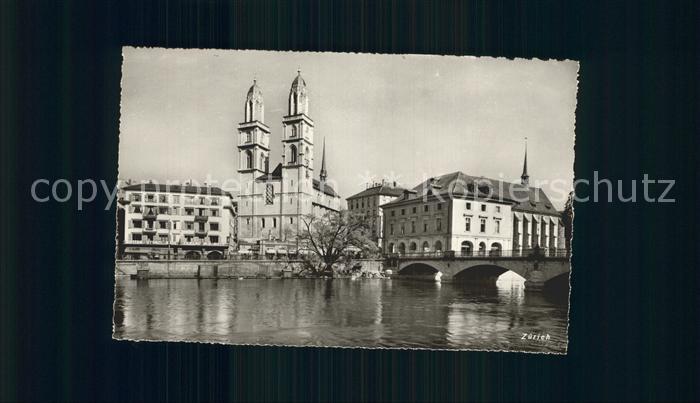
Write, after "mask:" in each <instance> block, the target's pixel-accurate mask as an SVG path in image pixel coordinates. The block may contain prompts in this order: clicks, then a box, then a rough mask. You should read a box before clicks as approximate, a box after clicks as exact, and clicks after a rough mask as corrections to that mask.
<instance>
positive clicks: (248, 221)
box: [245, 218, 250, 227]
mask: <svg viewBox="0 0 700 403" xmlns="http://www.w3.org/2000/svg"><path fill="white" fill-rule="evenodd" d="M245 225H247V226H249V227H250V218H246V219H245Z"/></svg>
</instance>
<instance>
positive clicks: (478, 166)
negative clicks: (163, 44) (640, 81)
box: [119, 47, 578, 209]
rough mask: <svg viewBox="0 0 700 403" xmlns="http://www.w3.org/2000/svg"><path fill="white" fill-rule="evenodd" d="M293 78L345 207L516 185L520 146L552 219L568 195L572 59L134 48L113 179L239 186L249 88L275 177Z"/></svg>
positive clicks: (125, 70) (128, 52)
mask: <svg viewBox="0 0 700 403" xmlns="http://www.w3.org/2000/svg"><path fill="white" fill-rule="evenodd" d="M297 70H301V75H302V77H303V78H304V80H305V81H306V84H307V93H308V94H309V115H310V117H311V118H312V119H313V120H314V123H315V129H314V135H315V147H314V154H315V155H314V160H315V166H316V170H317V172H316V175H317V176H318V170H319V169H320V162H321V151H322V144H323V139H324V138H325V140H326V167H327V170H328V176H329V180H332V181H333V183H334V186H335V187H336V190H337V191H338V192H339V193H340V195H341V196H342V197H343V198H346V197H348V196H351V195H353V194H355V193H357V192H359V191H361V190H363V189H365V187H366V184H367V183H368V182H370V181H381V180H382V179H386V180H388V181H398V182H399V183H400V184H402V185H404V186H405V187H414V186H416V185H417V184H418V183H420V182H422V181H424V180H425V179H427V178H429V177H433V176H439V175H442V174H446V173H450V172H454V171H462V172H464V173H466V174H468V175H473V176H485V177H487V178H493V179H500V180H506V181H513V182H516V181H519V180H520V179H519V178H520V174H521V172H522V168H523V154H524V148H525V138H527V148H528V173H529V175H530V184H531V185H537V186H539V187H542V188H543V189H544V190H545V192H546V193H547V194H548V195H549V197H550V198H551V199H552V202H553V203H554V204H555V207H557V208H559V209H561V208H562V207H563V205H564V202H565V196H566V194H567V193H568V191H569V190H571V188H572V183H573V163H574V127H575V108H576V90H577V73H578V63H577V62H575V61H544V60H537V59H533V60H529V59H515V60H508V59H504V58H488V57H478V58H477V57H466V56H461V57H457V56H429V55H378V54H357V53H315V52H271V51H241V50H199V49H163V48H131V47H125V48H124V49H123V65H122V95H121V122H120V141H119V178H120V179H132V180H137V181H140V180H149V179H150V180H155V181H159V182H165V181H171V182H172V181H186V180H194V181H196V182H198V183H202V182H204V181H206V180H207V179H209V180H210V182H213V183H223V182H225V181H227V180H229V181H230V180H231V179H236V178H238V174H237V167H238V151H237V149H236V139H237V125H238V123H239V122H241V121H242V120H243V112H244V109H243V107H244V102H245V97H246V94H247V92H248V89H249V88H250V86H251V85H252V83H253V79H257V83H258V85H259V86H260V87H261V89H262V92H263V97H264V101H265V123H266V124H267V125H268V126H269V127H270V129H271V132H272V133H271V136H270V143H271V147H270V148H271V150H270V167H271V168H273V167H274V166H276V165H277V163H279V162H280V161H281V152H282V151H281V150H282V146H281V142H280V138H281V137H280V135H281V129H282V116H284V115H285V114H286V112H287V97H288V95H289V89H290V86H291V83H292V80H293V79H294V78H295V77H296V75H297ZM552 181H556V183H554V184H553V183H552ZM227 190H234V191H235V189H227Z"/></svg>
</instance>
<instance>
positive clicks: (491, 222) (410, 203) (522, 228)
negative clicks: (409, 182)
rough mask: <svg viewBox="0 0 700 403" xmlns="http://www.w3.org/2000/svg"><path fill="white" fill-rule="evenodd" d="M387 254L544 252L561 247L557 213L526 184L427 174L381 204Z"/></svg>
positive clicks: (525, 181) (541, 193) (457, 174)
mask: <svg viewBox="0 0 700 403" xmlns="http://www.w3.org/2000/svg"><path fill="white" fill-rule="evenodd" d="M381 207H382V209H383V211H384V231H383V232H384V237H385V242H384V252H385V253H387V254H391V253H399V254H409V253H421V252H442V251H448V250H451V251H455V252H459V253H461V254H482V255H486V254H500V253H502V252H503V251H516V253H522V252H523V251H528V250H530V249H534V248H540V249H542V250H543V251H544V252H548V251H554V250H556V249H563V248H564V236H563V230H564V227H563V224H562V221H561V213H560V212H559V211H557V210H556V208H554V206H553V205H552V203H551V201H550V200H549V198H548V197H547V195H546V194H545V192H544V191H543V190H542V189H540V188H536V187H531V186H530V185H529V176H528V174H527V154H526V156H525V163H524V167H523V174H522V176H521V181H520V183H509V182H504V181H500V180H495V179H489V178H484V177H476V176H470V175H466V174H464V173H462V172H459V171H458V172H452V173H448V174H445V175H440V176H436V177H433V178H429V179H428V180H426V181H424V182H423V183H421V184H419V185H417V186H416V187H414V188H413V189H410V190H405V191H404V192H403V194H402V195H401V196H400V197H398V198H396V199H395V200H393V201H391V202H389V203H386V204H383V205H382V206H381Z"/></svg>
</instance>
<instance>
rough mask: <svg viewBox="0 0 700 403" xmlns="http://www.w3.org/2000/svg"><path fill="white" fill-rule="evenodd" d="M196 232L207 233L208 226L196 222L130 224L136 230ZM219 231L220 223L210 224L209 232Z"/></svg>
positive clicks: (140, 222) (135, 222)
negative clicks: (182, 230)
mask: <svg viewBox="0 0 700 403" xmlns="http://www.w3.org/2000/svg"><path fill="white" fill-rule="evenodd" d="M183 225H184V229H185V230H194V229H195V228H196V229H198V230H200V231H205V230H206V228H207V227H206V225H205V223H195V222H194V221H177V220H174V221H156V222H154V223H153V224H152V225H151V224H149V223H148V221H143V220H131V222H130V223H129V228H136V229H173V230H181V229H183ZM218 230H219V223H218V222H209V231H218Z"/></svg>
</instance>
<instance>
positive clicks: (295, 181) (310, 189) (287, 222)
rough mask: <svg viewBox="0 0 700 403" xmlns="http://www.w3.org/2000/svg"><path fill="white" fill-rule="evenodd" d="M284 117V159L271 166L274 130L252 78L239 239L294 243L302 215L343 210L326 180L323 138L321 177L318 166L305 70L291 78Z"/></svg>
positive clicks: (241, 129)
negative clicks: (268, 122) (271, 140)
mask: <svg viewBox="0 0 700 403" xmlns="http://www.w3.org/2000/svg"><path fill="white" fill-rule="evenodd" d="M287 101H288V102H287V114H286V115H285V116H284V117H283V118H282V134H281V142H282V153H281V154H282V161H281V162H280V163H278V164H277V166H275V167H274V169H270V133H271V132H270V128H269V126H267V125H266V124H265V103H264V100H263V94H262V90H261V89H260V86H258V84H257V82H256V81H255V80H254V81H253V85H252V86H251V87H250V89H249V90H248V94H247V96H246V99H245V108H244V115H243V121H242V122H241V123H240V124H239V125H238V157H239V158H238V160H239V167H238V174H239V180H240V189H241V190H240V194H239V197H238V242H239V244H240V246H241V247H242V249H246V246H247V245H254V244H257V243H259V241H261V240H264V241H278V242H282V243H285V242H290V241H294V240H295V238H296V237H295V234H297V233H300V232H301V230H302V228H303V227H302V226H303V222H302V218H303V217H304V216H307V215H310V214H313V215H318V216H320V215H322V214H324V213H325V212H327V211H336V212H337V211H340V209H341V202H342V199H341V197H340V196H339V195H338V194H337V193H336V191H335V190H334V189H333V187H331V186H330V185H329V184H328V183H326V181H327V179H328V172H327V171H326V161H325V154H326V150H325V136H324V142H323V151H322V157H321V167H320V170H319V173H318V177H317V176H316V173H315V167H314V121H313V120H312V119H311V117H310V116H309V97H308V94H307V89H306V82H305V81H304V79H303V78H302V76H301V72H298V73H297V76H296V77H295V78H294V81H292V86H291V88H290V90H289V97H288V100H287Z"/></svg>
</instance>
